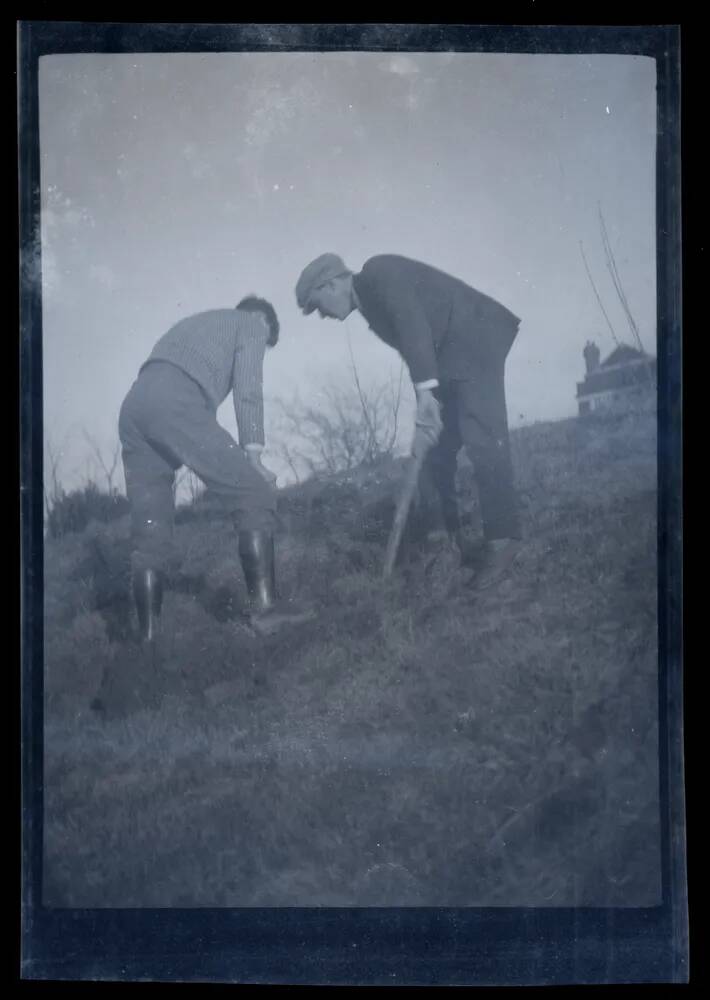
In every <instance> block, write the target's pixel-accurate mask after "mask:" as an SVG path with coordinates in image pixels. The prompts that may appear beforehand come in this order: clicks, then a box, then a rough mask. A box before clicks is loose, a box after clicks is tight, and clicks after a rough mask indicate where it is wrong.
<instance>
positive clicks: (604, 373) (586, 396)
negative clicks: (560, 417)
mask: <svg viewBox="0 0 710 1000" xmlns="http://www.w3.org/2000/svg"><path fill="white" fill-rule="evenodd" d="M583 354H584V363H585V366H586V369H587V374H586V376H585V379H584V381H583V382H578V383H577V403H578V405H579V415H580V417H584V416H588V415H590V414H593V413H599V412H603V413H610V412H622V411H625V410H633V409H636V408H642V407H643V408H645V406H646V405H647V404H648V403H649V402H652V401H653V400H654V399H655V396H656V359H655V358H652V357H651V356H650V355H649V354H646V353H645V352H643V351H639V350H637V349H636V348H635V347H630V346H629V345H628V344H619V346H618V347H616V348H615V349H614V350H613V351H612V352H611V354H610V355H609V357H608V358H607V359H606V360H605V361H601V360H600V359H601V354H600V351H599V348H598V347H597V345H596V344H595V343H594V342H593V341H591V340H588V341H587V343H586V344H585V346H584V351H583Z"/></svg>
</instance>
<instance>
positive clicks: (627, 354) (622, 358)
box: [599, 344, 648, 368]
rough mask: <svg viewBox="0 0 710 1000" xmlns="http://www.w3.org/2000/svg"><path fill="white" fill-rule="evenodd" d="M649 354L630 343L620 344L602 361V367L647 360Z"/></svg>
mask: <svg viewBox="0 0 710 1000" xmlns="http://www.w3.org/2000/svg"><path fill="white" fill-rule="evenodd" d="M647 358H648V355H647V354H645V353H644V352H643V351H639V350H638V349H637V348H635V347H631V346H630V345H629V344H619V346H618V347H615V348H614V350H613V351H612V352H611V354H610V355H609V357H608V358H607V359H606V360H605V361H602V363H601V365H600V366H599V367H600V368H611V367H612V366H614V365H625V364H628V362H630V361H645V360H646V359H647Z"/></svg>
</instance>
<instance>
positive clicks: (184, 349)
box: [145, 309, 269, 447]
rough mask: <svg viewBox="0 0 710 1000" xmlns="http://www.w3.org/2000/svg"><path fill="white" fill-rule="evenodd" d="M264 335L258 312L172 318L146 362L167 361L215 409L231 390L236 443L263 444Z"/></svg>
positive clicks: (232, 311)
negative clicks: (237, 441)
mask: <svg viewBox="0 0 710 1000" xmlns="http://www.w3.org/2000/svg"><path fill="white" fill-rule="evenodd" d="M268 336H269V330H268V325H267V323H266V320H265V318H264V317H263V315H262V314H261V313H258V312H246V311H242V310H239V309H211V310H209V311H207V312H201V313H197V314H196V315H194V316H188V317H187V318H186V319H183V320H181V321H180V322H179V323H176V324H175V326H173V327H171V329H170V330H168V332H167V333H166V334H164V335H163V336H162V337H161V338H160V340H159V341H158V342H157V344H156V345H155V347H154V348H153V350H152V352H151V354H150V356H149V357H148V359H147V360H146V362H145V364H148V363H149V362H150V361H169V362H170V363H171V364H173V365H177V367H178V368H181V369H182V370H183V371H184V372H185V373H186V374H187V375H189V376H190V377H191V378H193V379H194V380H195V381H196V382H197V383H198V384H199V385H200V386H201V387H202V389H203V390H204V392H205V394H206V396H207V398H208V399H209V401H210V403H211V405H212V406H213V407H214V409H215V412H216V411H217V408H218V407H219V406H220V404H221V403H222V402H223V401H224V400H225V399H226V397H227V395H228V393H229V392H230V390H231V392H232V395H233V400H234V413H235V416H236V418H237V428H238V430H239V443H240V444H241V445H242V447H248V446H250V445H251V446H254V445H261V446H263V444H264V397H263V366H264V352H265V350H266V341H267V339H268Z"/></svg>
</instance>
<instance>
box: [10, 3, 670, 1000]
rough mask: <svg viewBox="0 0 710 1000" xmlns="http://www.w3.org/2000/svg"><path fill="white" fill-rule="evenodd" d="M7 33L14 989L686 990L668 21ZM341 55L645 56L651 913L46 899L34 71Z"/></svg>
mask: <svg viewBox="0 0 710 1000" xmlns="http://www.w3.org/2000/svg"><path fill="white" fill-rule="evenodd" d="M18 31H19V46H18V59H19V62H18V91H19V101H18V109H19V171H20V174H19V180H20V186H19V210H20V268H21V287H20V420H21V425H20V443H21V467H20V475H21V546H22V548H21V559H22V638H21V642H22V681H21V696H22V713H21V714H22V722H21V724H22V733H21V747H22V750H21V753H22V810H23V813H22V816H23V830H22V869H23V870H22V918H21V931H22V954H21V976H22V978H23V979H31V980H63V981H76V980H113V981H124V982H125V981H140V980H143V981H145V980H149V981H172V982H175V981H180V982H223V983H254V984H264V983H268V984H312V985H325V984H328V985H331V984H344V985H371V984H382V985H434V984H438V985H515V984H519V985H558V984H584V983H665V982H685V981H687V979H688V927H687V890H686V857H685V803H684V785H683V715H682V711H683V706H682V701H683V697H682V695H683V678H682V669H681V665H682V585H681V580H682V555H681V538H682V489H681V487H682V452H681V441H682V411H681V407H682V394H681V343H682V341H681V200H680V177H681V155H680V29H679V27H678V26H676V25H670V26H668V25H660V26H657V25H640V26H639V25H632V26H623V27H621V26H584V25H581V26H580V25H563V26H560V25H556V26H551V27H543V26H535V25H533V26H530V25H522V26H495V25H479V26H477V25H448V24H446V25H426V24H330V25H328V24H220V23H214V24H193V23H139V22H132V23H122V22H84V21H77V22H69V21H21V22H19V26H18ZM336 50H351V51H383V52H384V51H419V52H421V51H446V50H453V51H459V52H500V53H505V52H511V53H512V52H515V53H559V54H562V53H568V54H569V53H614V54H626V55H642V56H649V57H652V58H653V59H655V61H656V67H657V124H658V127H657V139H658V142H657V154H656V155H657V161H656V216H657V217H656V227H657V328H658V429H659V433H658V463H659V464H658V474H659V480H658V524H659V534H658V567H659V580H660V584H659V596H658V623H659V771H660V801H661V855H662V903H661V905H660V906H658V907H654V908H640V909H633V908H623V909H622V908H618V909H602V908H577V909H574V908H545V909H542V908H534V907H523V908H514V907H510V908H507V907H506V908H504V907H495V908H456V909H454V908H418V907H406V908H368V909H358V908H342V909H341V908H337V909H333V908H308V909H306V908H268V909H255V908H252V907H249V908H243V909H219V908H214V909H212V908H210V909H135V910H115V909H114V910H111V909H96V910H69V909H50V908H47V907H44V906H43V905H42V840H43V816H42V801H43V774H42V753H43V710H42V706H43V664H44V650H43V635H42V623H43V588H44V581H43V503H42V497H43V483H42V454H43V424H42V298H41V288H40V285H39V282H38V281H36V280H35V278H33V277H32V274H34V273H35V272H34V271H33V270H32V269H31V267H30V265H31V263H32V261H33V260H34V259H35V255H36V254H38V253H39V247H40V242H41V240H40V232H39V218H40V203H41V197H40V150H39V93H38V70H39V59H40V57H41V56H43V55H48V54H57V53H80V52H101V53H130V52H211V51H220V52H225V51H230V52H239V51H264V52H265V51H336Z"/></svg>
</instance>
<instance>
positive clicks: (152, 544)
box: [131, 518, 173, 571]
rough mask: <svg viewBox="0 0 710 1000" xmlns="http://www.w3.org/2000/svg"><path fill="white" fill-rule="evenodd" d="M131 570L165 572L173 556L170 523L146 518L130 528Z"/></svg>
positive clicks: (135, 522)
mask: <svg viewBox="0 0 710 1000" xmlns="http://www.w3.org/2000/svg"><path fill="white" fill-rule="evenodd" d="M131 540H132V551H131V568H132V569H133V570H134V571H135V570H145V569H155V570H165V569H166V568H167V566H168V563H169V561H170V559H171V556H172V555H173V528H172V521H169V520H165V521H163V520H158V519H155V518H150V519H148V518H146V519H140V520H134V522H133V526H132V539H131Z"/></svg>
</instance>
